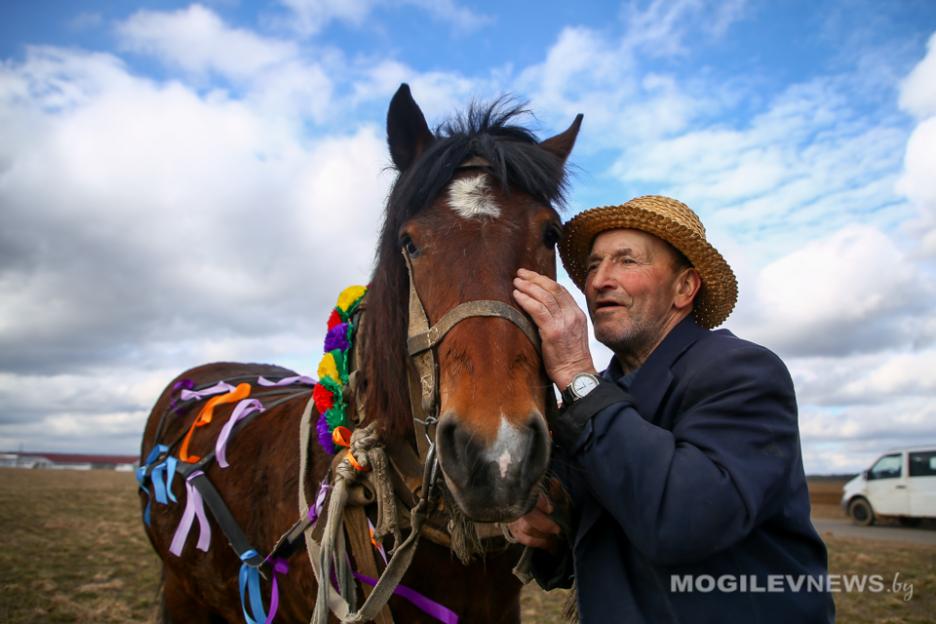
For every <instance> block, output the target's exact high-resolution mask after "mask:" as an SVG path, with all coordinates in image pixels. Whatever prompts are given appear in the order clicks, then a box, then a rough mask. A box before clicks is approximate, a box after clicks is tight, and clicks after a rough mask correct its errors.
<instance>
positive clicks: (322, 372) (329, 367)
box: [318, 352, 341, 384]
mask: <svg viewBox="0 0 936 624" xmlns="http://www.w3.org/2000/svg"><path fill="white" fill-rule="evenodd" d="M318 376H319V379H322V378H323V377H328V378H330V379H331V380H332V381H334V382H335V383H338V384H340V383H341V376H340V375H339V374H338V365H337V363H336V362H335V356H333V355H332V354H331V352H329V353H326V354H325V356H324V357H323V358H322V361H321V362H319V366H318Z"/></svg>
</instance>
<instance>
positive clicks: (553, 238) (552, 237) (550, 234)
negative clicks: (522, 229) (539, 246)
mask: <svg viewBox="0 0 936 624" xmlns="http://www.w3.org/2000/svg"><path fill="white" fill-rule="evenodd" d="M561 238H562V230H561V229H559V226H558V225H556V224H555V223H550V224H549V225H547V226H546V231H544V232H543V244H544V245H546V246H547V247H555V246H556V243H558V242H559V239H561Z"/></svg>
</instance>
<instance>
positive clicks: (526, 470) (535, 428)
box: [522, 412, 549, 483]
mask: <svg viewBox="0 0 936 624" xmlns="http://www.w3.org/2000/svg"><path fill="white" fill-rule="evenodd" d="M527 426H528V427H529V429H530V430H529V440H530V445H529V448H528V451H527V456H526V457H525V458H524V462H523V477H522V479H523V481H524V482H525V483H532V482H534V481H537V482H538V481H539V479H540V477H541V476H542V475H543V472H544V471H545V470H546V466H547V465H548V464H549V430H548V429H547V428H546V419H544V418H543V416H542V414H540V413H539V412H533V413H532V414H530V420H529V422H528V424H527Z"/></svg>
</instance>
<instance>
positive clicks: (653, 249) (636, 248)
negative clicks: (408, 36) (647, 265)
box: [588, 228, 669, 260]
mask: <svg viewBox="0 0 936 624" xmlns="http://www.w3.org/2000/svg"><path fill="white" fill-rule="evenodd" d="M667 247H669V245H668V243H666V241H664V240H662V239H660V238H657V237H656V236H654V235H653V234H650V233H649V232H644V231H643V230H635V229H631V228H617V229H613V230H605V231H604V232H600V233H599V234H598V235H597V236H595V238H594V240H593V241H592V245H591V251H590V252H589V254H588V259H589V260H593V259H595V258H601V257H604V256H607V255H609V254H613V255H622V254H630V255H634V256H641V257H647V258H649V257H652V256H653V255H655V254H656V253H659V252H660V250H664V249H666V248H667Z"/></svg>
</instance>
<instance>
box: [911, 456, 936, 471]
mask: <svg viewBox="0 0 936 624" xmlns="http://www.w3.org/2000/svg"><path fill="white" fill-rule="evenodd" d="M910 476H911V477H934V476H936V451H920V452H916V453H910Z"/></svg>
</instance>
